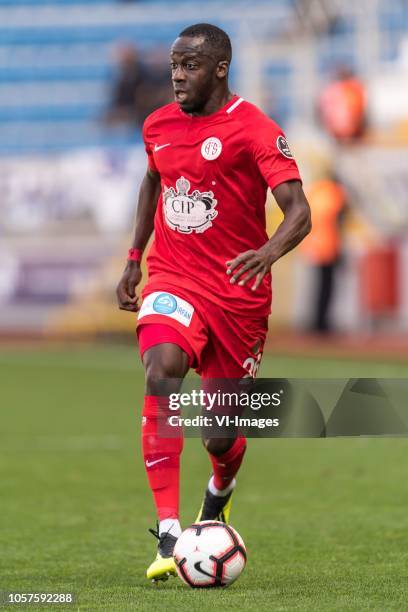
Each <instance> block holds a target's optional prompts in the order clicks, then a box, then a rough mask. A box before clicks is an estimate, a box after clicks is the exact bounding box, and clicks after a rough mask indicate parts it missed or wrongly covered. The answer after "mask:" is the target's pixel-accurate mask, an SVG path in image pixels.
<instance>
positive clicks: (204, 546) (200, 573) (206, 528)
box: [174, 521, 246, 588]
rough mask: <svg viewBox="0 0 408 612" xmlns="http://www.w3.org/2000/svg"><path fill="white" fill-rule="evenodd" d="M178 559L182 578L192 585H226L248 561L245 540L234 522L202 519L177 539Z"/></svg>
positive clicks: (175, 549)
mask: <svg viewBox="0 0 408 612" xmlns="http://www.w3.org/2000/svg"><path fill="white" fill-rule="evenodd" d="M174 560H175V562H176V566H177V573H178V575H179V576H180V578H181V579H182V580H183V582H185V583H186V584H188V585H189V586H191V587H195V588H197V587H201V588H203V587H207V588H208V587H226V586H229V585H230V584H232V583H233V582H234V581H235V580H236V579H237V578H238V577H239V576H240V574H241V572H242V570H243V569H244V567H245V564H246V549H245V544H244V542H243V540H242V538H241V536H240V535H239V533H238V532H237V531H235V529H233V528H232V527H231V525H226V524H225V523H221V522H219V521H201V522H200V523H194V524H193V525H190V527H187V529H186V530H185V531H183V533H182V534H181V536H180V537H179V539H178V540H177V542H176V546H175V548H174Z"/></svg>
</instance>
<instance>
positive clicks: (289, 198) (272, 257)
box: [226, 180, 312, 291]
mask: <svg viewBox="0 0 408 612" xmlns="http://www.w3.org/2000/svg"><path fill="white" fill-rule="evenodd" d="M272 193H273V195H274V197H275V200H276V202H277V203H278V206H279V208H280V209H281V210H282V212H283V215H284V216H283V221H282V223H281V224H280V225H279V227H278V229H277V230H276V232H275V233H274V234H273V236H272V237H271V238H270V239H269V240H268V242H266V243H265V244H264V245H263V246H262V247H261V248H260V249H258V250H257V251H255V250H250V251H245V253H240V254H239V255H238V256H237V257H235V259H233V260H231V261H227V262H226V264H227V274H229V275H231V280H230V282H231V283H236V282H238V284H239V285H245V284H246V283H247V282H248V281H250V280H251V279H252V278H254V276H256V279H255V282H254V284H253V286H252V289H253V290H254V291H255V290H256V289H257V288H258V287H259V285H260V284H261V281H262V279H263V277H264V276H265V274H267V273H268V272H269V271H270V269H271V266H272V264H274V263H275V261H277V260H278V259H279V258H280V257H282V255H285V253H287V252H288V251H291V250H292V249H293V248H295V246H297V245H298V244H299V242H301V241H302V240H303V238H304V237H305V236H307V234H308V233H309V232H310V230H311V228H312V224H311V217H310V207H309V203H308V201H307V199H306V196H305V194H304V192H303V189H302V184H301V182H300V181H297V180H293V181H288V182H286V183H281V184H280V185H278V186H277V187H275V189H274V190H273V192H272Z"/></svg>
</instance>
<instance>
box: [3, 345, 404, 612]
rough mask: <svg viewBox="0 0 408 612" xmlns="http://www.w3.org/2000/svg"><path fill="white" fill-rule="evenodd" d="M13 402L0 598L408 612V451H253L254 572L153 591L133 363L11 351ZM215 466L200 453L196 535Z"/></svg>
mask: <svg viewBox="0 0 408 612" xmlns="http://www.w3.org/2000/svg"><path fill="white" fill-rule="evenodd" d="M261 375H263V376H272V375H275V376H288V377H289V376H314V377H319V376H327V377H329V376H379V377H381V376H382V377H387V376H390V377H391V376H395V377H397V376H402V377H406V376H407V366H406V365H404V364H400V365H392V364H381V363H358V362H354V363H353V362H350V361H333V360H329V359H325V360H314V359H301V358H296V359H291V358H288V357H286V358H283V357H278V356H275V357H268V358H265V360H264V364H263V367H262V372H261ZM0 393H1V430H0V487H1V492H0V500H1V501H0V553H1V554H0V591H5V590H12V591H23V592H32V591H36V592H39V591H41V592H68V591H73V592H75V593H76V595H77V603H76V604H75V606H72V607H70V609H75V610H112V611H115V612H116V611H121V610H146V611H149V612H151V611H156V610H157V611H161V610H173V609H174V610H177V611H182V610H203V609H208V608H213V609H215V610H224V609H225V610H232V609H234V610H239V609H241V610H254V611H255V610H256V611H260V610H268V611H270V610H273V611H281V610H282V611H283V610H287V611H293V610H310V611H314V612H315V611H319V610H324V611H328V610H330V611H331V610H338V611H344V610H356V611H361V610H378V611H385V610H387V611H388V610H404V609H407V601H408V511H407V508H408V486H407V473H408V440H406V439H367V438H362V439H327V440H324V439H323V440H301V439H286V440H252V441H250V442H249V449H248V452H247V456H246V461H245V463H244V465H243V468H242V471H241V473H240V475H239V481H238V488H237V491H236V495H235V500H234V504H233V510H232V525H233V526H234V527H236V529H238V531H239V532H240V533H241V535H242V536H243V538H244V540H245V542H246V545H247V549H248V565H247V568H246V570H245V572H244V574H243V575H242V577H241V579H240V580H239V581H238V582H237V583H236V584H234V585H233V586H232V587H231V588H230V589H226V590H222V591H221V590H213V591H212V590H209V591H195V590H190V589H188V588H187V587H186V586H184V585H183V584H182V583H181V582H180V581H179V580H178V579H171V580H169V581H168V582H167V583H164V584H160V585H158V586H154V585H152V584H151V583H149V582H148V581H147V580H146V579H145V577H144V573H145V570H146V566H147V565H148V564H149V563H150V561H151V560H152V558H153V555H154V552H155V546H156V542H155V540H154V538H153V537H152V536H151V535H150V534H149V533H148V532H147V529H148V528H149V527H153V526H154V521H155V518H154V512H153V505H152V500H151V494H150V491H149V490H148V488H147V482H146V477H145V474H144V470H143V464H142V461H141V456H140V450H139V431H140V414H139V413H140V406H141V401H142V394H143V372H142V369H141V366H140V363H139V360H138V356H137V352H136V350H135V349H132V350H131V349H129V348H117V347H116V348H108V347H106V348H103V347H99V348H98V347H89V348H86V349H82V350H79V349H75V350H52V351H44V350H43V351H25V352H23V351H21V350H19V351H18V350H13V351H10V350H9V351H8V352H6V351H5V350H3V352H1V353H0ZM209 466H210V464H209V461H208V459H207V457H206V454H205V452H204V450H203V449H202V447H201V445H200V443H199V441H198V440H196V439H192V440H191V439H190V440H187V442H186V446H185V450H184V454H183V463H182V490H181V505H182V522H183V525H184V526H187V525H188V523H189V522H191V521H192V520H193V519H194V518H195V515H196V512H197V509H198V507H199V504H200V501H201V496H202V493H203V490H204V487H205V484H206V480H207V477H208V474H209ZM15 607H17V606H15ZM60 607H61V606H60ZM8 609H12V608H11V607H9V608H8ZM19 609H24V610H35V609H42V610H44V607H43V608H38V607H36V606H34V605H33V606H20V607H19Z"/></svg>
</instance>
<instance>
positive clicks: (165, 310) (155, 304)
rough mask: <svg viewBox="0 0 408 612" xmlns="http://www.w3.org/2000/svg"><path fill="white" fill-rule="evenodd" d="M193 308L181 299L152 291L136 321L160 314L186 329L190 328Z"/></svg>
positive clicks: (169, 294) (170, 294) (162, 292)
mask: <svg viewBox="0 0 408 612" xmlns="http://www.w3.org/2000/svg"><path fill="white" fill-rule="evenodd" d="M193 313H194V306H193V305H192V304H189V302H186V300H183V299H182V298H180V297H178V296H177V295H174V294H173V293H167V292H164V291H154V292H153V293H150V294H149V295H147V296H146V297H145V299H144V300H143V304H142V307H141V308H140V311H139V316H138V320H139V321H140V319H142V318H143V317H145V316H147V315H152V314H153V315H155V314H161V315H165V316H167V317H170V318H171V319H175V320H176V321H178V322H179V323H181V324H182V325H185V326H186V327H189V326H190V323H191V319H192V318H193Z"/></svg>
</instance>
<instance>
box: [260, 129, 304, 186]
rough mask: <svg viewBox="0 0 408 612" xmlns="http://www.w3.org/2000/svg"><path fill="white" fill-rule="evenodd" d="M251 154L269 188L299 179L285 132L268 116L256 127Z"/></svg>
mask: <svg viewBox="0 0 408 612" xmlns="http://www.w3.org/2000/svg"><path fill="white" fill-rule="evenodd" d="M253 155H254V158H255V162H256V164H257V166H258V168H259V171H260V172H261V174H262V176H263V177H264V179H265V181H266V182H267V183H268V185H269V187H270V188H271V190H273V189H275V187H277V186H278V185H280V184H281V183H285V182H286V181H293V180H298V181H301V178H300V174H299V169H298V167H297V164H296V162H295V160H294V158H293V155H292V153H291V150H290V148H289V145H288V143H287V140H286V137H285V134H284V133H283V131H282V130H281V129H280V127H279V126H278V125H277V124H276V123H274V122H273V121H272V120H270V119H268V118H265V121H263V122H262V124H261V125H260V126H259V127H257V129H256V136H255V140H254V141H253Z"/></svg>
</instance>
